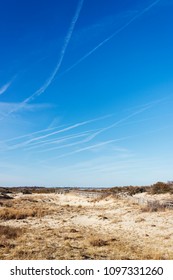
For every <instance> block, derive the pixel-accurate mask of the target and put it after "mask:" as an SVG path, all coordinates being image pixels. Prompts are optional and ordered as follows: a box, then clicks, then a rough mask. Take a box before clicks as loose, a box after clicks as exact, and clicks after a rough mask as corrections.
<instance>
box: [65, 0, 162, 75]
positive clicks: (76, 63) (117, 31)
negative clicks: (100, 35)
mask: <svg viewBox="0 0 173 280" xmlns="http://www.w3.org/2000/svg"><path fill="white" fill-rule="evenodd" d="M160 1H161V0H156V1H154V2H153V3H152V4H150V5H149V6H148V7H146V8H145V9H144V10H142V11H141V12H140V13H138V14H137V15H135V16H134V17H133V18H132V19H130V20H129V21H128V22H127V23H125V24H124V25H123V26H122V27H120V28H119V29H117V30H116V31H115V32H114V33H113V34H112V35H110V36H109V37H107V38H106V39H104V40H103V41H102V42H100V43H99V44H98V45H97V46H96V47H94V48H93V49H92V50H91V51H89V52H88V53H86V54H85V55H84V56H83V57H81V58H80V59H79V60H78V61H76V62H75V63H74V64H73V65H71V66H70V67H69V68H67V69H66V70H65V71H64V72H62V73H61V74H60V76H63V75H64V74H66V73H68V72H69V71H70V70H72V69H73V68H75V67H76V66H77V65H78V64H80V63H81V62H82V61H83V60H85V59H86V58H87V57H89V56H90V55H91V54H92V53H94V52H95V51H96V50H97V49H99V48H100V47H101V46H103V45H104V44H106V43H107V42H108V41H110V40H111V39H112V38H113V37H115V36H116V35H117V34H119V33H120V32H121V31H123V30H124V29H126V28H127V27H128V26H129V25H130V24H131V23H132V22H134V21H135V20H136V19H138V18H139V17H141V16H142V15H143V14H145V13H146V12H148V11H149V10H150V9H152V8H153V7H154V6H155V5H157V3H159V2H160Z"/></svg>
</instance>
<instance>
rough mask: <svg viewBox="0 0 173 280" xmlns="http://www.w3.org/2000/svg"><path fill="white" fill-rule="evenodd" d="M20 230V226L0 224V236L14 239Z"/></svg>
mask: <svg viewBox="0 0 173 280" xmlns="http://www.w3.org/2000/svg"><path fill="white" fill-rule="evenodd" d="M21 232H22V230H21V229H20V228H15V227H11V226H2V225H0V236H1V238H2V237H5V238H7V239H15V238H16V237H18V236H19V235H20V234H21Z"/></svg>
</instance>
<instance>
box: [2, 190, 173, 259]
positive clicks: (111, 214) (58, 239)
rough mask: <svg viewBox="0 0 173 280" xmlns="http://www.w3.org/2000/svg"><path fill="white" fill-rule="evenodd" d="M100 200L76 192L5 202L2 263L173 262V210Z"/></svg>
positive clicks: (102, 198)
mask: <svg viewBox="0 0 173 280" xmlns="http://www.w3.org/2000/svg"><path fill="white" fill-rule="evenodd" d="M98 197H99V198H98V201H99V203H95V202H94V201H92V199H91V200H89V201H88V198H87V197H86V196H83V197H82V196H80V199H79V196H78V195H76V196H75V195H73V196H71V195H70V194H65V195H59V196H58V195H54V194H32V195H18V196H16V198H14V199H12V200H10V201H9V202H4V201H3V205H2V207H0V221H1V226H0V247H1V248H0V249H1V250H0V259H4V260H5V259H21V260H22V259H35V260H38V259H50V260H52V259H56V260H58V259H59V260H61V259H64V260H65V259H71V260H74V259H76V260H77V259H79V260H80V259H110V260H111V259H112V260H115V259H122V260H123V259H129V260H130V259H173V253H172V252H173V250H172V248H173V247H172V244H173V242H172V241H173V235H172V213H173V211H172V212H171V210H169V209H165V211H161V208H160V204H159V205H158V204H157V203H155V205H147V206H146V209H143V208H142V211H141V205H138V204H137V203H135V204H134V203H133V201H132V200H127V199H123V198H121V199H119V198H118V197H116V196H112V195H111V196H108V195H105V196H101V200H100V194H98ZM150 212H153V213H152V215H151V213H150ZM165 219H166V223H165V226H166V230H165V229H164V221H165ZM152 225H154V226H152ZM162 227H163V228H162ZM153 240H155V242H153Z"/></svg>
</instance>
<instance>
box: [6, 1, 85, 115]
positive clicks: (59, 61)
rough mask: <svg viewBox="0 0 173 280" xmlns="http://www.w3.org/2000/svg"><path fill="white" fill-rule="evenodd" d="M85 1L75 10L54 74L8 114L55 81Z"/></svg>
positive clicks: (32, 98) (41, 92) (80, 2)
mask: <svg viewBox="0 0 173 280" xmlns="http://www.w3.org/2000/svg"><path fill="white" fill-rule="evenodd" d="M83 2H84V0H80V1H79V3H78V6H77V9H76V12H75V15H74V17H73V19H72V22H71V24H70V28H69V30H68V33H67V35H66V37H65V41H64V44H63V47H62V50H61V53H60V58H59V60H58V62H57V65H56V67H55V69H54V71H53V72H52V74H51V75H50V77H49V78H48V79H47V81H46V82H45V83H44V84H43V85H42V86H41V87H40V88H39V89H38V90H36V91H35V92H34V93H33V94H32V95H30V96H29V97H28V98H26V99H25V100H24V101H23V102H21V103H20V105H19V106H17V107H16V108H14V109H13V110H11V111H10V112H9V113H8V114H7V115H6V116H9V115H10V114H11V113H14V112H16V111H18V110H19V109H21V108H22V107H23V106H24V105H25V104H26V103H29V102H31V101H32V100H34V99H35V98H36V97H37V96H39V95H41V94H43V93H44V92H45V91H46V89H47V88H48V87H49V86H50V85H51V83H52V82H53V80H54V78H55V76H56V74H57V73H58V71H59V69H60V67H61V64H62V61H63V58H64V55H65V52H66V49H67V47H68V44H69V42H70V39H71V36H72V33H73V30H74V28H75V25H76V22H77V20H78V18H79V15H80V12H81V9H82V6H83Z"/></svg>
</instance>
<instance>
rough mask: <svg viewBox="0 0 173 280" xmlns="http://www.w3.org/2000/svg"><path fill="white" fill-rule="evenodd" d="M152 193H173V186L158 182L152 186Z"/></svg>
mask: <svg viewBox="0 0 173 280" xmlns="http://www.w3.org/2000/svg"><path fill="white" fill-rule="evenodd" d="M150 192H151V194H162V193H173V187H172V186H171V185H168V184H166V183H163V182H157V183H156V184H154V185H152V186H151V190H150Z"/></svg>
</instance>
